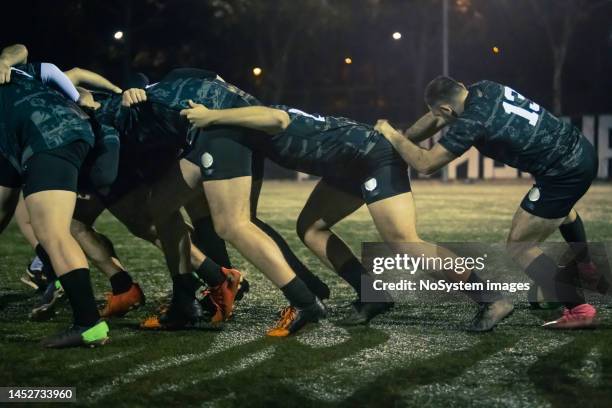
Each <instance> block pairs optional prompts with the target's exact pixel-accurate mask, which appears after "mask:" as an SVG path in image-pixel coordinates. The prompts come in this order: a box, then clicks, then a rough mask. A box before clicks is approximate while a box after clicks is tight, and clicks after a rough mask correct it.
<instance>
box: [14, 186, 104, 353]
mask: <svg viewBox="0 0 612 408" xmlns="http://www.w3.org/2000/svg"><path fill="white" fill-rule="evenodd" d="M25 203H26V207H27V209H28V213H29V214H30V219H31V222H32V227H33V228H34V233H35V234H36V238H37V239H38V241H39V242H40V245H42V247H44V249H45V250H46V252H47V253H48V255H49V258H50V261H51V264H52V266H53V269H54V271H55V273H56V275H57V276H58V278H59V280H60V282H61V284H62V286H63V288H64V290H65V291H66V294H67V295H68V299H69V300H70V303H71V306H72V311H73V317H74V324H75V325H76V326H75V327H81V328H82V329H80V330H84V331H87V332H88V331H89V330H93V331H95V332H96V333H95V336H96V338H97V339H96V340H95V341H96V342H98V343H100V344H103V343H104V342H106V341H107V340H108V338H107V336H106V333H107V332H108V327H107V326H106V323H104V322H99V319H100V315H99V313H98V310H97V308H96V303H95V298H94V294H93V289H92V286H91V281H90V279H89V268H88V265H87V259H86V257H85V254H84V253H83V251H82V250H81V247H80V246H79V244H78V243H77V242H76V240H75V239H74V237H73V236H72V234H71V233H70V222H71V220H72V215H73V212H74V207H75V203H76V193H74V192H72V191H65V190H47V191H39V192H35V193H32V194H30V195H28V196H27V197H25ZM86 328H89V329H86ZM65 341H67V340H66V339H64V338H63V337H62V335H60V336H57V337H52V338H49V339H47V340H45V343H44V345H45V346H46V347H61V345H62V344H63V343H64V342H65Z"/></svg>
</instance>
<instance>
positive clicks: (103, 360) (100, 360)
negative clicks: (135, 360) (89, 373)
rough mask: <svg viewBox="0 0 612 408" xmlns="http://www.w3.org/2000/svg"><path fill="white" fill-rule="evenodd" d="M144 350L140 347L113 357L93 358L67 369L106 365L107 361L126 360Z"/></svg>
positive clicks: (112, 355)
mask: <svg viewBox="0 0 612 408" xmlns="http://www.w3.org/2000/svg"><path fill="white" fill-rule="evenodd" d="M144 349H145V348H144V347H138V348H136V349H134V350H128V351H124V352H121V353H116V354H111V355H108V356H104V357H100V358H92V359H90V360H85V361H81V362H80V363H76V364H71V365H69V366H67V367H66V368H69V369H75V368H82V367H85V366H91V365H94V364H100V363H106V362H107V361H112V360H117V359H120V358H125V357H127V356H131V355H132V354H136V353H140V352H141V351H142V350H144Z"/></svg>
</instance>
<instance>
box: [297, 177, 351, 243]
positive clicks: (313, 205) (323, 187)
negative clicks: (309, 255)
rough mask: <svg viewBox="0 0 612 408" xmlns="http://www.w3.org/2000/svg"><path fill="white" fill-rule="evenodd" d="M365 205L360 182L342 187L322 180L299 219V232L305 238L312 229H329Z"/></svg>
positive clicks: (311, 194)
mask: <svg viewBox="0 0 612 408" xmlns="http://www.w3.org/2000/svg"><path fill="white" fill-rule="evenodd" d="M362 205H363V198H362V197H361V192H360V189H359V185H358V184H352V185H351V186H350V187H349V186H348V185H344V186H343V187H342V189H341V187H339V185H337V183H334V182H330V181H326V180H321V181H319V182H318V183H317V185H316V186H315V188H314V190H313V191H312V193H310V196H309V197H308V200H307V201H306V204H305V205H304V208H302V211H301V212H300V215H299V217H298V221H297V232H298V235H299V236H300V238H302V239H304V236H305V234H306V233H307V231H309V230H312V229H318V230H324V229H329V228H331V227H332V226H334V225H335V224H336V223H338V222H339V221H340V220H342V219H344V218H346V217H348V216H349V215H350V214H352V213H354V212H355V211H357V210H358V209H359V208H360V207H361V206H362Z"/></svg>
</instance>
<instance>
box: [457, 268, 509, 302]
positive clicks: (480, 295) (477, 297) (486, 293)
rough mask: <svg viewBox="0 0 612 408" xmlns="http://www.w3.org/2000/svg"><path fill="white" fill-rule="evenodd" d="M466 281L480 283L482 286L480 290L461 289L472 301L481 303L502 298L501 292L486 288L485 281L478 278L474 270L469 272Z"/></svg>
mask: <svg viewBox="0 0 612 408" xmlns="http://www.w3.org/2000/svg"><path fill="white" fill-rule="evenodd" d="M466 282H468V283H480V284H482V287H483V289H482V290H463V291H462V292H463V293H465V295H466V296H468V297H469V298H470V299H472V300H473V301H474V302H477V303H481V304H482V303H493V302H495V301H497V300H500V299H502V298H503V296H502V294H501V293H500V292H499V291H497V290H489V289H487V283H486V282H484V281H483V280H482V279H481V278H480V276H478V274H477V273H476V272H474V271H472V273H470V276H469V277H468V279H467V281H466Z"/></svg>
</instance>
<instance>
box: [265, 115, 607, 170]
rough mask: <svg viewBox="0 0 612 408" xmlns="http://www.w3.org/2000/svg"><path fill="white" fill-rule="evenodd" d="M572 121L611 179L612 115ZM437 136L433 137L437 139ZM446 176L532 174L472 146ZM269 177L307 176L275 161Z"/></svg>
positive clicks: (426, 145)
mask: <svg viewBox="0 0 612 408" xmlns="http://www.w3.org/2000/svg"><path fill="white" fill-rule="evenodd" d="M564 119H565V120H567V121H571V122H572V123H573V124H574V125H575V126H576V127H578V129H581V130H582V133H583V134H584V135H585V137H586V138H587V139H589V141H590V142H591V143H593V145H594V146H595V150H596V151H597V155H598V157H599V170H598V173H597V178H599V179H607V180H609V179H612V115H611V114H606V115H584V116H582V117H575V118H574V117H572V118H564ZM438 137H439V136H436V137H435V138H434V140H437V138H438ZM432 143H433V141H431V140H428V141H425V142H423V143H422V146H424V147H429V146H431V144H432ZM411 176H412V177H414V178H439V177H440V176H441V175H440V173H438V174H434V175H433V176H430V177H426V176H422V175H419V174H416V172H412V174H411ZM447 176H448V179H449V180H461V179H483V180H490V179H518V178H529V177H531V176H530V175H529V174H526V173H522V172H520V171H518V170H516V169H513V168H512V167H509V166H506V165H504V164H502V163H499V162H496V161H494V160H493V159H489V158H487V157H484V156H482V155H481V154H480V153H479V152H478V151H477V150H476V149H474V148H471V149H470V150H468V151H467V152H465V153H464V154H463V155H462V156H461V157H460V158H458V159H457V160H454V161H453V162H452V163H450V164H449V165H448V171H447ZM266 177H267V178H273V179H294V180H295V179H297V180H304V179H307V178H308V176H305V175H302V174H297V173H296V172H294V171H290V170H286V169H283V168H281V167H279V166H277V165H275V164H274V163H269V162H267V163H266Z"/></svg>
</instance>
